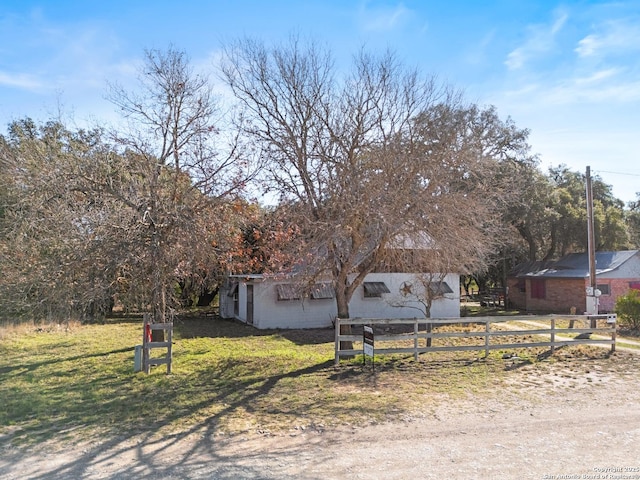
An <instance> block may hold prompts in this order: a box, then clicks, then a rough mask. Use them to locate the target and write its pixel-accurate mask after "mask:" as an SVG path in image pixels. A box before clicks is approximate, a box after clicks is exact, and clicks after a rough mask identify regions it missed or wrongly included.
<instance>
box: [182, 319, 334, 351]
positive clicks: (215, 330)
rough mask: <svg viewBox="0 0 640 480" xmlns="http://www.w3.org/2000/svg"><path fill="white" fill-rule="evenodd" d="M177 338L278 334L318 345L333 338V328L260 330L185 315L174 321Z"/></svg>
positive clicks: (299, 342) (227, 320) (294, 340)
mask: <svg viewBox="0 0 640 480" xmlns="http://www.w3.org/2000/svg"><path fill="white" fill-rule="evenodd" d="M173 328H174V333H175V334H176V335H177V337H178V338H185V339H186V338H202V337H209V338H221V337H222V338H245V337H266V336H272V335H279V336H281V337H283V338H286V339H287V340H289V341H291V342H293V343H295V344H296V345H318V344H322V343H330V342H333V340H334V335H335V334H334V330H333V328H310V329H267V330H260V329H258V328H255V327H253V326H251V325H247V324H245V323H242V322H240V321H238V320H229V319H222V318H220V317H213V316H207V317H186V318H180V319H178V320H176V321H175V322H174V325H173Z"/></svg>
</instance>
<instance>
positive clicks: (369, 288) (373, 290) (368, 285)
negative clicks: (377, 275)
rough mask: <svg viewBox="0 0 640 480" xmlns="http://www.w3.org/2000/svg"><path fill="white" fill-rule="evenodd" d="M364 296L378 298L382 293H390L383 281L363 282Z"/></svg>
mask: <svg viewBox="0 0 640 480" xmlns="http://www.w3.org/2000/svg"><path fill="white" fill-rule="evenodd" d="M362 287H363V288H364V298H376V297H377V298H380V297H382V294H383V293H390V291H389V289H388V288H387V286H386V285H385V283H384V282H364V283H363V284H362Z"/></svg>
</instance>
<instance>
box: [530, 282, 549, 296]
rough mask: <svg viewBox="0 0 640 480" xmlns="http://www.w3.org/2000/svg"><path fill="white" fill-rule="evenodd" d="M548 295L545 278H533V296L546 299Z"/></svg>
mask: <svg viewBox="0 0 640 480" xmlns="http://www.w3.org/2000/svg"><path fill="white" fill-rule="evenodd" d="M546 296H547V292H546V289H545V284H544V280H542V279H539V278H532V279H531V298H538V299H540V300H544V299H545V298H546Z"/></svg>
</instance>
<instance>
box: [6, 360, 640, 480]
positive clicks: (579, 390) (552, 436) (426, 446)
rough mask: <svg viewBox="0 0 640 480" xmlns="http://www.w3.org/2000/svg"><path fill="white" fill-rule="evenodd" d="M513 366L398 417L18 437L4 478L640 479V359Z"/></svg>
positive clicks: (8, 455) (9, 451) (8, 451)
mask: <svg viewBox="0 0 640 480" xmlns="http://www.w3.org/2000/svg"><path fill="white" fill-rule="evenodd" d="M514 362H515V361H514ZM512 366H513V368H514V371H517V374H514V375H513V376H510V384H509V385H507V387H506V388H505V389H504V390H501V391H496V392H493V393H491V394H488V395H483V396H482V398H471V396H469V397H468V398H464V399H456V400H451V399H447V398H439V399H438V400H434V403H433V404H431V405H428V406H425V408H424V411H422V412H415V413H414V414H413V415H411V416H403V417H402V418H401V419H398V421H396V422H392V423H386V424H378V425H371V424H368V422H367V420H366V419H361V421H359V422H358V424H357V425H343V426H340V427H336V428H331V429H329V428H326V429H325V428H323V427H322V426H315V427H306V428H303V427H302V426H296V427H292V428H291V430H290V431H288V432H280V433H278V434H268V433H267V434H265V433H261V432H245V433H243V434H239V435H234V436H229V435H224V434H222V433H221V432H214V431H213V430H212V429H211V428H207V426H201V427H199V428H198V429H195V430H193V431H191V432H188V433H184V434H179V435H175V436H172V437H164V438H153V437H151V438H150V437H146V438H144V437H141V436H133V437H130V436H127V435H126V433H124V432H123V434H122V436H120V437H118V438H109V439H104V440H103V441H102V442H100V443H96V444H92V445H87V444H85V445H82V444H80V445H77V444H75V445H71V444H57V443H56V442H48V443H46V444H42V445H37V446H35V447H29V448H23V447H16V446H13V445H12V444H11V438H10V435H6V436H5V438H0V478H4V479H26V478H28V479H52V478H60V479H62V478H64V479H137V478H140V479H141V478H145V479H147V478H149V479H166V478H193V479H198V478H202V479H318V480H319V479H323V480H324V479H346V478H349V479H382V478H384V479H408V478H411V479H436V478H437V479H465V480H468V479H494V478H495V479H562V478H565V479H566V478H581V479H584V478H600V479H636V478H637V479H640V390H639V389H638V381H639V380H640V369H639V368H638V367H639V366H640V356H638V355H632V354H627V353H619V354H616V355H615V356H614V357H612V358H610V359H603V360H597V361H593V362H590V361H584V360H583V361H576V362H575V363H573V362H568V363H565V362H563V363H562V364H549V365H546V366H545V368H543V369H540V368H537V369H531V368H529V367H530V366H527V365H522V368H520V366H519V365H517V364H515V363H514V364H513V365H512ZM506 368H509V365H507V366H506Z"/></svg>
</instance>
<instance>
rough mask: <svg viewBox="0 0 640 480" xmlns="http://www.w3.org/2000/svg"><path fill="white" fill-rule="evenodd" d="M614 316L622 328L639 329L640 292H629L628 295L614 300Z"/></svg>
mask: <svg viewBox="0 0 640 480" xmlns="http://www.w3.org/2000/svg"><path fill="white" fill-rule="evenodd" d="M616 314H617V315H618V319H619V323H620V325H622V326H623V327H628V328H633V329H634V330H638V329H640V292H638V291H637V290H629V293H627V294H626V295H623V296H621V297H618V300H616Z"/></svg>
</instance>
